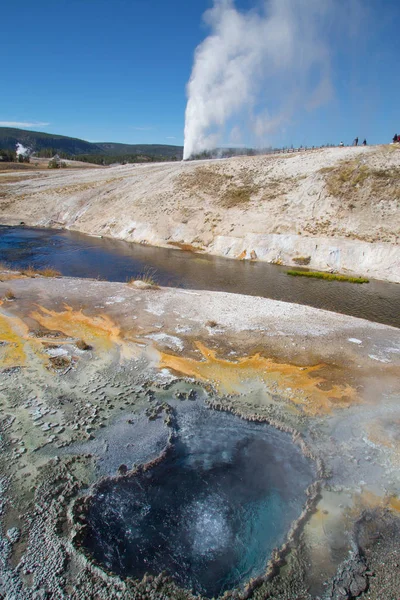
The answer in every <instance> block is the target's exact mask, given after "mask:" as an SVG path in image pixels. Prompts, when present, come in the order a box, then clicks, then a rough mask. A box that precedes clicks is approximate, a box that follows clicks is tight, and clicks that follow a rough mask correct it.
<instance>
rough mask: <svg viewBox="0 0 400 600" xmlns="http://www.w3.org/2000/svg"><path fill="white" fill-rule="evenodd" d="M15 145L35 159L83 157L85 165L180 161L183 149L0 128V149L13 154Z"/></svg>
mask: <svg viewBox="0 0 400 600" xmlns="http://www.w3.org/2000/svg"><path fill="white" fill-rule="evenodd" d="M17 143H20V144H22V145H23V146H25V147H27V148H29V149H30V150H31V151H32V152H35V153H36V154H37V155H38V156H51V155H52V154H56V153H57V154H59V155H60V156H64V157H71V158H72V157H76V158H78V157H79V159H80V160H82V158H83V157H86V160H87V161H88V162H100V159H101V157H104V158H105V159H106V160H105V162H107V163H109V162H110V160H111V159H112V158H113V157H115V160H116V161H118V160H121V159H123V158H126V157H132V158H133V157H137V159H138V160H139V159H140V158H142V159H143V160H146V158H147V159H148V160H181V159H182V155H183V148H182V146H169V145H163V144H118V143H113V142H98V143H97V142H96V143H92V142H87V141H85V140H80V139H78V138H71V137H67V136H65V135H56V134H53V133H43V132H40V131H26V130H25V129H15V128H11V127H0V149H4V150H15V147H16V145H17ZM91 159H93V160H91Z"/></svg>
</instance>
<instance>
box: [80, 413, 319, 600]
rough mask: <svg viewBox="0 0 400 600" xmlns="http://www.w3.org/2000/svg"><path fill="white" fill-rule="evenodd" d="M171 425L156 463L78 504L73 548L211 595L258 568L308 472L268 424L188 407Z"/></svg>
mask: <svg viewBox="0 0 400 600" xmlns="http://www.w3.org/2000/svg"><path fill="white" fill-rule="evenodd" d="M187 404H188V406H186V405H187ZM176 419H177V433H176V439H175V441H174V442H173V445H172V448H171V449H170V451H169V452H168V454H167V456H166V458H165V459H164V460H163V461H162V462H161V463H159V464H157V465H156V466H153V467H152V468H150V469H148V470H145V471H144V472H142V471H141V470H139V472H138V473H136V474H133V475H127V476H125V477H118V478H116V479H110V480H107V481H104V482H102V483H101V484H100V485H99V486H98V487H97V488H96V489H95V491H94V493H93V494H92V496H90V497H89V499H88V500H87V501H86V502H85V504H84V507H83V514H82V512H80V515H79V521H80V522H82V520H84V522H85V524H86V527H85V528H84V535H83V538H82V539H80V544H82V545H83V546H84V547H85V548H86V549H87V551H88V552H89V554H90V555H91V556H92V557H93V558H94V559H95V561H96V562H97V563H100V564H101V565H103V566H104V567H105V568H106V569H107V570H108V571H112V572H114V573H116V574H118V575H121V576H124V577H126V576H130V577H134V578H138V579H142V577H143V575H144V574H145V573H146V572H148V573H151V574H153V575H156V574H158V573H160V572H161V571H164V570H165V571H167V572H168V573H169V574H170V575H171V576H172V577H173V579H174V580H175V581H176V582H177V583H178V584H179V585H180V586H182V587H184V588H188V589H192V590H194V592H196V593H200V594H202V595H204V596H207V597H211V596H218V595H219V594H221V593H222V592H224V591H225V590H227V589H232V588H235V587H238V586H242V585H243V584H244V583H245V582H246V581H248V580H249V579H250V578H252V577H257V576H260V575H262V574H263V573H264V572H265V570H266V563H267V561H268V559H269V558H270V557H271V552H272V550H273V548H275V547H277V546H281V544H282V543H283V541H284V539H285V536H286V534H287V532H288V531H289V528H290V526H291V523H292V522H293V521H294V520H295V519H297V518H298V517H299V516H300V514H301V511H302V507H303V505H304V504H305V502H306V489H307V488H308V486H309V485H310V484H311V482H312V480H313V479H314V478H315V469H314V468H313V466H312V464H311V462H310V461H309V460H308V459H306V458H305V457H304V456H303V454H302V453H301V451H300V448H299V447H298V446H297V445H295V444H294V443H293V441H292V439H291V436H290V435H289V434H287V433H284V432H281V431H278V430H276V429H274V428H273V427H271V426H269V425H266V424H257V423H250V422H248V421H245V420H243V419H240V418H239V417H236V416H234V415H231V414H227V413H219V412H215V411H213V410H212V409H207V408H205V407H202V406H200V405H199V403H198V402H195V403H193V402H188V401H186V403H183V405H182V403H181V405H177V407H176Z"/></svg>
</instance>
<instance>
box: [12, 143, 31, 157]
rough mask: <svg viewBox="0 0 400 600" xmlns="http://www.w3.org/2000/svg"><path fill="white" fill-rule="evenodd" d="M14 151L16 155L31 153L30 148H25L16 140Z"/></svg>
mask: <svg viewBox="0 0 400 600" xmlns="http://www.w3.org/2000/svg"><path fill="white" fill-rule="evenodd" d="M15 151H16V153H17V156H20V155H21V156H27V155H29V154H30V153H31V150H30V148H25V146H23V145H22V144H20V143H19V142H17V146H16V148H15Z"/></svg>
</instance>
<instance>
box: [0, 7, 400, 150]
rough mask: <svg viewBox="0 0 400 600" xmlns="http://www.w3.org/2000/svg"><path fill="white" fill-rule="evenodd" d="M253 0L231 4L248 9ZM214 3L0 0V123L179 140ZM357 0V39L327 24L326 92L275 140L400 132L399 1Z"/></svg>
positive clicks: (385, 136) (374, 138)
mask: <svg viewBox="0 0 400 600" xmlns="http://www.w3.org/2000/svg"><path fill="white" fill-rule="evenodd" d="M293 1H298V0H293ZM303 1H304V0H303ZM305 1H306V0H305ZM321 1H324V0H321ZM336 1H337V2H341V1H342V0H336ZM256 3H257V0H254V1H253V0H237V2H236V5H237V6H238V8H240V9H242V10H246V9H249V8H252V7H254V6H255V4H256ZM211 5H212V0H68V1H66V0H51V1H50V0H36V1H35V2H32V0H29V1H28V0H18V1H17V2H4V3H3V4H2V9H1V20H0V39H1V42H2V43H1V46H2V52H3V58H2V61H1V69H0V92H1V93H0V122H1V124H3V125H4V124H5V123H7V122H11V123H14V122H15V123H31V124H33V125H32V126H31V127H30V128H31V129H36V130H40V131H48V132H53V133H59V134H63V135H70V136H74V137H80V138H83V139H87V140H90V141H115V142H125V143H164V144H168V143H170V144H182V143H183V127H184V111H185V106H186V95H185V86H186V83H187V81H188V79H189V77H190V73H191V68H192V63H193V53H194V50H195V48H196V46H197V45H198V44H199V43H200V42H201V41H202V39H204V37H205V36H206V35H207V29H206V27H205V25H204V24H203V23H202V14H203V13H204V11H205V10H206V9H207V8H209V7H210V6H211ZM346 5H347V0H345V1H344V2H343V6H344V7H346ZM363 5H364V6H365V7H367V10H366V12H365V15H364V16H363V20H362V22H361V23H355V26H358V33H357V35H355V36H354V38H348V37H346V39H343V38H341V36H340V34H338V32H337V31H336V30H335V31H327V33H326V35H327V36H328V37H331V39H330V47H331V51H332V56H331V59H332V83H333V89H334V93H333V96H332V98H331V99H330V101H329V102H328V104H326V105H325V106H323V107H320V108H318V109H316V110H313V111H307V110H299V111H298V112H296V113H295V114H293V115H292V118H291V121H290V123H289V126H288V127H286V128H285V131H283V132H278V133H276V134H275V135H274V137H273V139H271V142H272V143H274V144H276V145H288V144H291V143H293V144H294V145H300V144H303V145H318V144H323V143H327V142H332V143H337V142H338V141H340V140H341V139H343V140H344V141H345V142H346V143H347V142H351V140H352V139H353V138H354V137H355V136H356V135H358V136H359V137H360V138H363V137H367V139H368V142H369V143H381V142H387V141H389V140H390V139H391V137H392V136H393V134H394V133H395V132H400V109H399V106H400V101H399V94H400V34H399V32H400V2H399V1H398V0H363ZM344 10H346V9H344ZM349 18H351V17H350V15H349ZM5 55H6V58H5ZM36 123H42V125H36V126H35V125H34V124H36ZM44 124H45V125H44ZM16 126H17V125H16ZM339 138H340V139H339Z"/></svg>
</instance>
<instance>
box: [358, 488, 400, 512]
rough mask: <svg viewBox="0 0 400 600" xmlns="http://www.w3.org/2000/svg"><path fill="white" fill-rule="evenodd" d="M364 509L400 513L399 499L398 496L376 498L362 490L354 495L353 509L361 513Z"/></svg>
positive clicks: (369, 492)
mask: <svg viewBox="0 0 400 600" xmlns="http://www.w3.org/2000/svg"><path fill="white" fill-rule="evenodd" d="M365 508H369V509H374V508H388V509H389V510H392V511H394V512H400V498H399V497H398V496H378V495H377V494H374V493H373V492H371V491H369V490H363V491H362V492H361V493H360V494H355V495H354V509H353V510H355V511H356V512H361V511H362V510H364V509H365Z"/></svg>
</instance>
